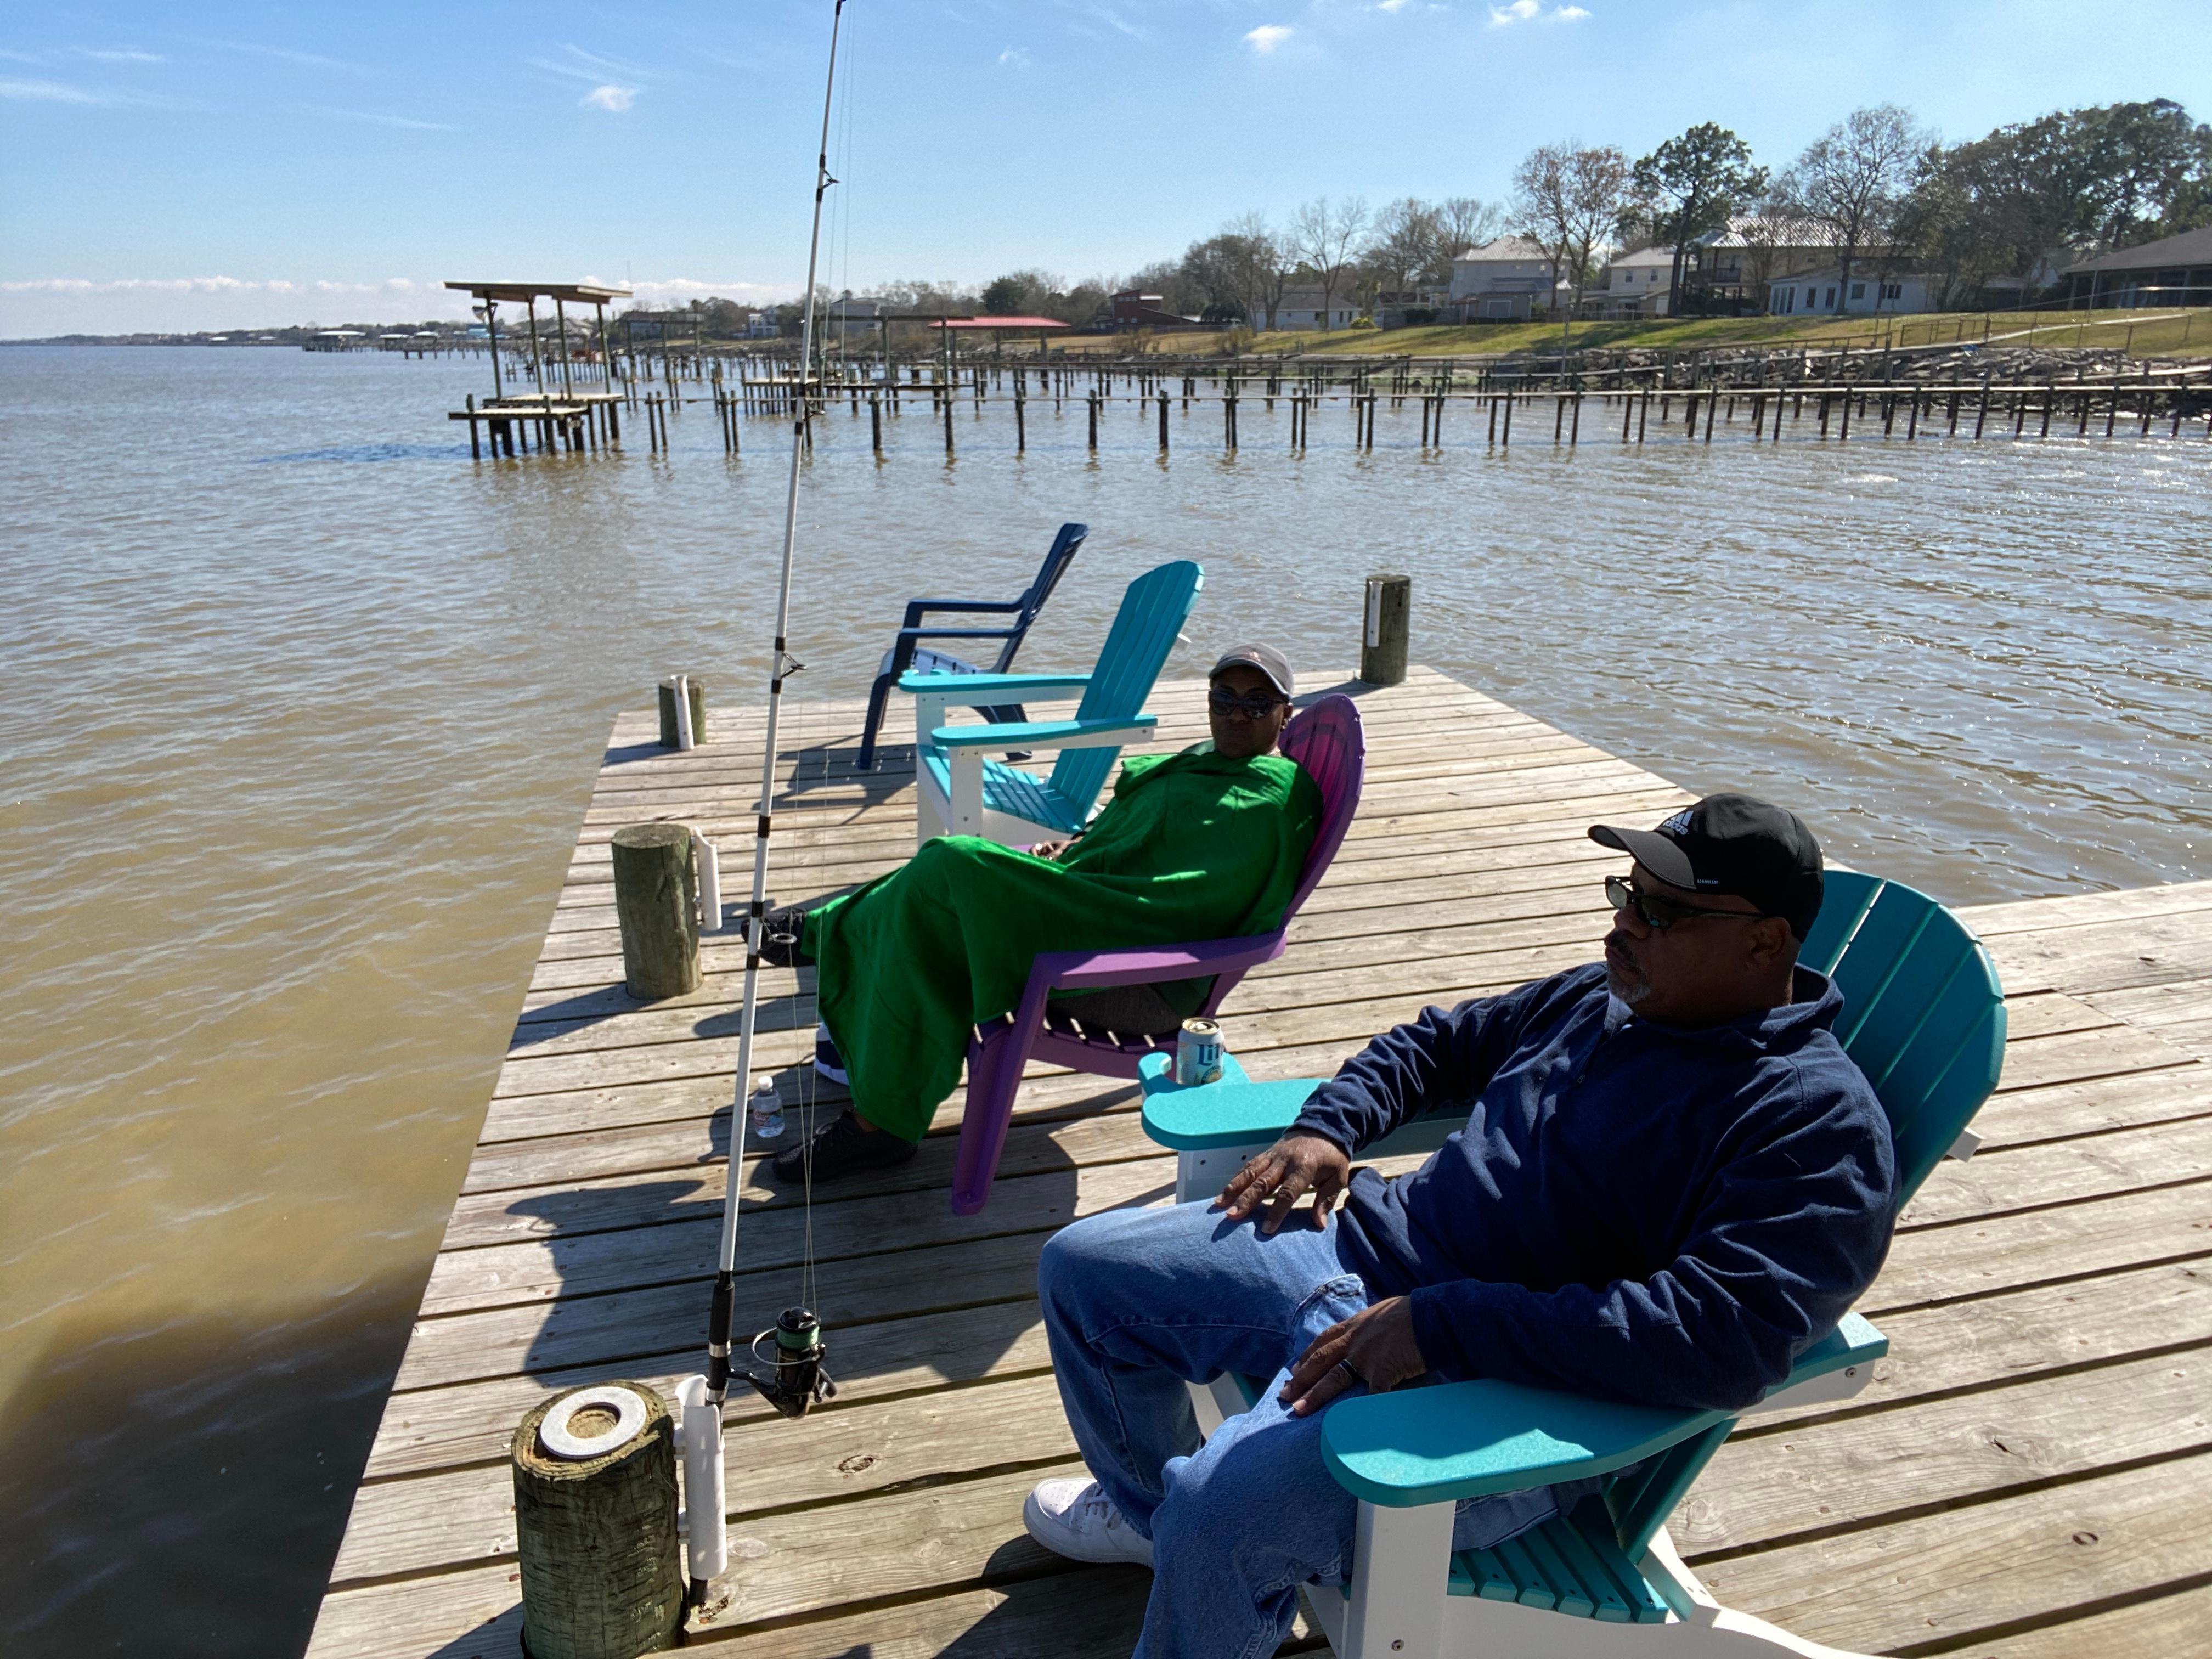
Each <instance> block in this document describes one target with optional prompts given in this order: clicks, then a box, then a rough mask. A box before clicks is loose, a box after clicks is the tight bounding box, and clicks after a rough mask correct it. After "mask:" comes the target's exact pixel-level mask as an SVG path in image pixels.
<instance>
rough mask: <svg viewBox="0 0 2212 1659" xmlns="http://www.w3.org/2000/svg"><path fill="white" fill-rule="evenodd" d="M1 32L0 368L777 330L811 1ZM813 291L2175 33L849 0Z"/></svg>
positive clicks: (808, 95)
mask: <svg viewBox="0 0 2212 1659" xmlns="http://www.w3.org/2000/svg"><path fill="white" fill-rule="evenodd" d="M828 19H829V6H828V4H827V0H741V3H728V4H722V5H717V6H707V5H696V4H678V3H671V4H660V5H649V6H632V7H625V6H620V5H614V4H577V3H564V0H550V3H546V4H543V5H537V6H514V5H498V4H494V5H480V6H473V7H469V6H453V5H440V6H430V5H423V4H416V3H408V0H393V3H388V4H385V5H380V6H375V7H365V6H364V7H356V6H345V7H340V6H336V5H330V4H324V5H316V6H285V5H277V4H232V3H223V0H198V3H193V4H190V5H183V6H179V5H176V4H173V3H172V4H153V3H147V0H117V3H112V4H107V5H70V4H62V5H48V6H42V7H33V6H28V5H24V6H17V7H12V8H9V21H5V22H0V336H15V337H21V336H25V335H39V334H46V333H51V332H56V331H63V330H74V329H88V330H97V331H122V330H129V329H171V328H174V329H185V328H208V327H222V328H228V327H238V326H244V325H252V324H255V323H264V322H266V323H280V322H305V321H310V320H313V321H320V322H323V323H325V324H329V323H335V322H337V321H341V320H355V319H358V320H368V321H383V320H399V319H410V318H414V317H419V316H428V315H434V314H458V308H457V307H455V306H454V305H453V302H451V301H448V300H447V298H446V296H444V295H443V294H442V293H441V292H440V291H439V290H438V289H437V286H436V285H437V284H438V283H439V282H441V280H442V279H444V278H446V277H448V276H471V277H478V276H481V277H501V278H510V279H512V278H521V277H535V278H543V279H549V280H582V279H586V278H596V279H599V280H603V281H611V282H614V283H625V282H634V283H636V284H637V285H638V286H639V287H640V288H641V292H642V293H643V294H644V295H647V297H651V298H654V299H682V298H686V297H690V295H695V294H700V293H706V292H719V293H726V294H730V295H733V296H735V297H745V296H748V295H753V296H759V297H775V296H781V295H787V294H790V293H793V292H795V291H796V290H797V288H798V286H799V283H800V282H801V280H802V279H803V277H804V275H805V252H806V249H805V235H806V207H807V192H808V187H809V184H810V160H811V152H812V147H813V141H814V131H815V123H816V121H817V118H818V112H819V99H820V95H821V94H820V76H821V68H822V58H823V47H824V46H825V44H826V36H827V26H828ZM846 19H847V36H846V45H847V47H848V52H847V55H846V57H845V59H844V64H843V69H844V71H845V73H844V76H843V85H842V95H841V99H840V110H839V114H838V121H837V136H836V141H835V143H834V145H833V161H832V167H833V170H834V171H836V173H838V174H839V176H840V177H841V178H842V179H844V180H845V183H844V184H843V185H842V186H841V187H840V189H839V190H838V191H833V192H832V196H833V199H834V200H835V201H836V208H837V211H836V218H835V220H834V222H833V225H832V230H833V233H834V234H833V235H832V237H831V239H830V240H829V245H828V246H827V248H826V250H825V275H826V278H827V280H829V282H830V283H832V284H833V285H835V286H839V287H842V286H847V285H850V286H852V287H855V288H861V287H865V286H866V285H867V284H868V283H872V282H875V281H878V280H883V279H888V278H894V277H901V276H911V277H933V278H946V277H949V278H960V279H977V280H981V279H987V278H988V277H990V276H994V275H995V274H997V273H998V272H1000V271H1001V270H1006V269H1009V268H1012V267H1013V266H1017V265H1026V264H1035V265H1041V266H1042V267H1044V268H1045V269H1047V270H1053V271H1056V272H1059V273H1061V274H1063V275H1065V276H1086V275H1091V274H1097V273H1110V272H1114V271H1117V270H1129V269H1132V268H1133V267H1135V266H1136V265H1138V264H1142V263H1144V262H1146V261H1147V260H1150V259H1152V258H1160V257H1164V256H1168V255H1172V254H1174V253H1176V252H1179V251H1180V250H1181V249H1182V246H1184V245H1185V244H1186V243H1188V241H1190V240H1192V239H1194V238H1195V237H1199V236H1202V235H1206V234H1209V233H1210V232H1212V230H1213V229H1215V228H1217V227H1218V225H1219V224H1220V223H1221V222H1222V221H1223V220H1225V219H1226V218H1229V217H1231V216H1234V215H1236V214H1238V213H1242V212H1244V211H1247V210H1252V209H1255V208H1256V209H1260V210H1265V211H1267V212H1268V213H1270V214H1271V215H1273V216H1275V217H1276V218H1277V219H1281V218H1282V217H1284V216H1286V215H1287V214H1288V213H1289V211H1290V210H1291V209H1292V208H1294V207H1295V206H1296V205H1297V204H1298V203H1299V202H1300V201H1303V200H1304V199H1306V198H1308V197H1312V196H1314V195H1316V194H1321V193H1328V194H1330V195H1343V194H1358V195H1363V196H1364V197H1367V199H1368V200H1369V201H1370V203H1372V204H1380V203H1382V202H1383V201H1384V200H1386V199H1388V198H1389V197H1395V196H1401V195H1407V194H1412V195H1418V196H1428V197H1437V196H1449V195H1471V196H1481V197H1498V196H1502V195H1503V194H1504V192H1505V191H1506V188H1507V184H1508V180H1509V179H1510V175H1511V173H1512V168H1513V166H1514V163H1515V162H1516V161H1517V160H1518V159H1519V157H1520V156H1521V155H1522V154H1523V153H1524V152H1525V151H1526V150H1527V149H1528V148H1529V147H1530V146H1532V145H1534V144H1536V143H1542V142H1546V141H1548V140H1552V139H1556V138H1562V137H1580V138H1582V139H1583V140H1584V141H1586V142H1590V143H1617V144H1619V145H1620V146H1621V147H1622V148H1623V149H1626V150H1627V151H1628V152H1629V153H1630V154H1631V155H1638V154H1641V153H1643V152H1644V151H1645V150H1648V149H1650V147H1651V146H1652V145H1653V144H1655V143H1657V142H1658V141H1660V140H1661V139H1663V138H1665V137H1668V135H1670V134H1672V133H1674V132H1677V131H1680V130H1681V129H1682V128H1683V127H1685V126H1686V125H1690V124H1692V123H1693V122H1697V121H1701V120H1717V121H1719V122H1722V123H1723V124H1724V125H1729V126H1732V127H1734V128H1735V130H1736V131H1739V132H1740V133H1741V134H1742V135H1743V136H1744V137H1746V138H1747V139H1748V140H1749V141H1750V142H1751V143H1752V144H1753V147H1754V149H1756V150H1757V152H1758V154H1759V157H1760V159H1761V160H1763V161H1770V162H1774V163H1780V162H1784V161H1787V160H1788V159H1789V158H1790V156H1791V155H1794V154H1796V151H1797V150H1798V149H1801V148H1802V146H1803V145H1804V144H1805V143H1807V142H1808V140H1810V139H1811V138H1813V137H1815V136H1816V135H1817V134H1818V133H1819V132H1820V131H1821V130H1822V129H1823V128H1824V127H1826V125H1828V124H1830V123H1831V122H1832V121H1833V120H1835V119H1837V118H1838V117H1840V116H1841V115H1843V114H1844V112H1847V111H1848V110H1850V109H1851V108H1852V107H1854V106H1857V105H1860V104H1866V103H1876V102H1882V101H1894V102H1898V103H1902V104H1905V105H1907V106H1910V107H1911V108H1912V109H1913V110H1914V111H1915V112H1916V113H1917V115H1918V116H1919V117H1920V118H1921V119H1923V121H1925V122H1927V123H1929V125H1933V126H1935V127H1936V128H1937V129H1938V130H1940V131H1942V133H1943V134H1944V135H1945V136H1946V137H1952V138H1958V137H1969V136H1973V135H1976V134H1978V133H1981V132H1983V131H1987V130H1988V129H1989V128H1990V127H1991V126H1993V125H1996V124H1998V123H2001V122H2004V121H2010V120H2018V119H2022V118H2027V117H2030V116H2033V115H2035V114H2037V113H2039V112H2043V111H2045V110H2048V109H2051V108H2056V107H2060V106H2067V105H2073V104H2080V103H2090V102H2097V103H2102V102H2109V101H2112V100H2120V99H2130V98H2149V97H2160V96H2163V97H2169V98H2176V99H2179V100H2182V101H2183V102H2185V103H2186V104H2189V105H2190V106H2191V109H2192V112H2194V113H2196V114H2197V116H2198V117H2199V118H2212V27H2208V23H2212V9H2208V6H2207V3H2206V0H2132V3H2130V4H2127V5H2124V6H2118V5H2112V6H2087V5H2082V4H2081V3H2079V0H2069V3H2063V4H2062V3H2045V0H2002V3H1998V0H1851V3H1849V4H1835V3H1827V4H1821V3H1815V0H1786V3H1776V0H1738V3H1723V4H1709V5H1697V4H1677V5H1662V4H1657V3H1650V0H1579V3H1575V0H1568V3H1562V0H1510V3H1508V4H1492V3H1487V0H1474V3H1457V0H1449V3H1438V0H1106V3H1092V0H1024V3H1013V0H951V3H916V0H848V7H847V11H846Z"/></svg>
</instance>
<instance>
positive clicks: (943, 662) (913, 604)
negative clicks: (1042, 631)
mask: <svg viewBox="0 0 2212 1659" xmlns="http://www.w3.org/2000/svg"><path fill="white" fill-rule="evenodd" d="M1090 533H1091V526H1089V525H1087V524H1064V525H1062V526H1060V534H1058V535H1057V536H1055V537H1054V538H1052V547H1051V549H1050V550H1048V552H1047V553H1046V554H1045V556H1044V562H1043V563H1042V564H1041V565H1039V566H1038V567H1037V573H1036V580H1034V581H1032V582H1031V583H1030V585H1029V586H1028V587H1026V588H1025V589H1024V590H1023V592H1022V594H1021V596H1020V597H1019V598H1018V599H908V601H907V602H906V620H905V621H904V622H903V623H900V624H899V631H898V638H897V639H896V641H894V642H893V643H892V646H891V648H890V650H888V651H886V652H884V659H883V661H882V662H881V663H879V664H878V665H877V668H876V678H875V684H872V685H871V686H870V687H869V688H868V717H867V720H866V722H865V723H864V724H863V725H862V726H861V727H860V759H859V760H858V761H856V762H855V763H854V764H855V765H857V766H858V767H859V768H860V770H862V771H863V772H866V771H868V770H870V769H872V768H873V767H874V765H875V763H876V734H877V733H878V732H880V731H881V730H882V729H883V724H884V707H885V705H886V704H888V703H889V702H890V695H891V688H892V687H894V686H896V684H898V683H899V681H900V679H901V678H903V677H904V676H906V675H908V674H980V673H983V672H986V670H984V669H981V668H979V667H977V666H976V665H975V664H974V663H970V662H965V661H963V660H962V659H960V658H958V657H956V656H954V655H953V654H952V653H951V652H949V651H937V650H933V649H932V648H931V647H928V646H926V645H924V644H922V643H921V641H924V640H998V641H1001V643H1000V647H999V657H998V660H997V661H996V662H994V663H993V664H992V665H991V666H990V668H989V669H988V670H987V672H990V673H993V674H1004V673H1006V672H1007V671H1009V670H1010V669H1012V667H1013V665H1014V653H1016V652H1017V651H1019V650H1020V649H1021V648H1022V641H1024V640H1025V639H1027V638H1028V637H1029V631H1030V623H1033V622H1035V621H1036V619H1037V612H1039V611H1042V610H1043V609H1044V602H1045V601H1046V600H1047V599H1050V598H1051V597H1052V590H1053V589H1054V588H1055V587H1057V586H1060V578H1061V577H1062V576H1064V575H1066V574H1067V567H1068V566H1069V565H1070V564H1071V563H1073V562H1074V559H1075V555H1076V550H1078V549H1079V548H1080V547H1081V546H1082V545H1083V540H1084V538H1085V537H1086V536H1088V535H1089V534H1090ZM931 611H967V612H972V613H975V614H978V615H987V614H988V613H991V612H993V611H998V612H1002V613H1006V614H1008V615H1011V616H1012V617H1013V620H1012V622H1011V623H1008V624H1007V625H1006V627H1004V628H925V627H923V626H922V618H923V617H926V616H927V615H928V614H929V613H930V612H931ZM976 712H977V713H978V714H981V715H982V716H983V718H984V719H985V720H1027V719H1028V718H1029V716H1028V715H1027V714H1024V712H1023V710H1022V706H1021V705H1020V704H1019V703H1018V702H1013V703H994V704H991V705H989V706H987V707H981V708H977V710H976Z"/></svg>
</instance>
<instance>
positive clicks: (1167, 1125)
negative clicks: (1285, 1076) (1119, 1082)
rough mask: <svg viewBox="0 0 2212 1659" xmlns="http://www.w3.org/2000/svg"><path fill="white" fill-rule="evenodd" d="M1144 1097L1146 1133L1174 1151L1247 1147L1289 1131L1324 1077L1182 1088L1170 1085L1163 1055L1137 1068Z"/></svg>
mask: <svg viewBox="0 0 2212 1659" xmlns="http://www.w3.org/2000/svg"><path fill="white" fill-rule="evenodd" d="M1137 1070H1138V1077H1139V1082H1140V1083H1141V1085H1142V1086H1143V1089H1144V1094H1145V1103H1144V1120H1145V1133H1146V1134H1147V1135H1149V1136H1151V1137H1152V1139H1154V1140H1155V1141H1157V1142H1158V1143H1159V1144H1160V1145H1161V1146H1171V1147H1173V1148H1174V1149H1175V1150H1176V1151H1177V1152H1205V1151H1207V1150H1208V1149H1210V1148H1212V1147H1215V1146H1250V1145H1251V1144H1252V1143H1253V1142H1254V1141H1257V1140H1273V1139H1274V1138H1275V1137H1276V1136H1277V1135H1279V1134H1280V1133H1282V1132H1283V1131H1284V1130H1285V1129H1287V1128H1289V1127H1291V1122H1292V1121H1293V1120H1294V1119H1296V1118H1297V1115H1298V1109H1299V1108H1300V1107H1302V1106H1304V1104H1305V1103H1306V1102H1307V1100H1308V1099H1309V1098H1310V1097H1311V1096H1312V1094H1313V1091H1315V1090H1316V1089H1318V1088H1320V1087H1321V1085H1322V1084H1324V1083H1326V1082H1328V1079H1327V1078H1320V1077H1304V1078H1293V1079H1290V1080H1289V1081H1287V1082H1279V1083H1239V1082H1234V1081H1231V1079H1228V1078H1226V1077H1224V1078H1223V1079H1222V1080H1221V1081H1220V1082H1218V1083H1207V1084H1200V1085H1197V1086H1196V1087H1191V1088H1186V1087H1185V1086H1184V1085H1182V1084H1179V1083H1177V1082H1176V1080H1175V1070H1174V1067H1173V1066H1170V1064H1169V1063H1168V1059H1167V1056H1166V1055H1164V1054H1147V1055H1146V1056H1145V1058H1144V1059H1143V1060H1141V1061H1139V1064H1138V1067H1137Z"/></svg>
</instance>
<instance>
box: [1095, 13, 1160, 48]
mask: <svg viewBox="0 0 2212 1659" xmlns="http://www.w3.org/2000/svg"><path fill="white" fill-rule="evenodd" d="M1091 15H1092V16H1093V17H1095V18H1097V20H1098V21H1100V22H1102V23H1103V24H1105V25H1106V27H1108V28H1110V29H1118V30H1120V31H1121V33H1123V34H1126V35H1127V36H1128V37H1129V38H1130V39H1131V40H1142V41H1144V42H1145V43H1146V45H1147V46H1149V45H1150V44H1151V43H1152V31H1151V30H1149V29H1141V28H1139V27H1137V26H1136V25H1135V24H1134V23H1132V22H1131V21H1129V20H1128V19H1127V18H1126V17H1124V16H1122V15H1121V14H1120V13H1119V12H1117V11H1115V10H1113V9H1111V8H1109V7H1106V6H1093V7H1091Z"/></svg>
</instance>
